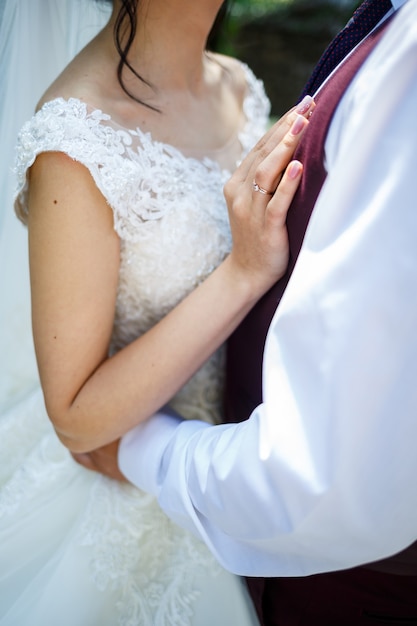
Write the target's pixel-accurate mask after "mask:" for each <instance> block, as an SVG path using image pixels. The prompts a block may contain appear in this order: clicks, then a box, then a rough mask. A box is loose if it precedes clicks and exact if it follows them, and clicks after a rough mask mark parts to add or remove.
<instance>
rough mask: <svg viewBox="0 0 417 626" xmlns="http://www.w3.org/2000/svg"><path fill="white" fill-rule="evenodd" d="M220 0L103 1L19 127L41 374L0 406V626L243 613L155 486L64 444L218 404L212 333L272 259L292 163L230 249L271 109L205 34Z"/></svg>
mask: <svg viewBox="0 0 417 626" xmlns="http://www.w3.org/2000/svg"><path fill="white" fill-rule="evenodd" d="M220 7H221V1H220V0H199V2H198V3H196V2H195V0H141V1H132V0H114V3H113V10H112V12H111V16H110V19H109V21H108V23H107V24H106V25H105V26H104V28H103V29H102V30H101V31H100V32H99V33H98V35H97V36H96V37H95V38H94V39H93V40H92V41H91V42H90V43H89V44H88V45H87V46H86V47H85V48H83V49H82V51H81V52H80V53H79V54H78V55H77V56H76V57H75V58H74V60H73V61H72V62H71V63H70V64H69V65H68V66H67V67H66V69H65V70H64V71H63V72H62V73H61V74H60V76H59V77H58V78H57V79H56V80H55V82H54V83H52V85H51V86H50V87H49V88H48V89H47V90H46V92H45V94H44V96H43V97H42V98H41V100H40V102H39V104H38V107H37V112H36V114H35V115H34V116H33V117H32V118H31V119H29V121H27V123H25V125H24V126H23V128H22V129H21V131H20V133H19V139H18V146H17V159H16V175H17V181H18V183H17V194H16V201H15V207H16V211H17V214H18V216H19V217H20V219H21V220H22V221H23V222H24V223H25V224H27V225H28V233H29V261H30V272H31V291H32V323H33V336H34V343H35V349H36V358H37V365H38V368H39V374H40V381H41V389H35V391H33V392H32V393H30V394H28V395H27V397H25V398H24V399H20V401H19V402H15V403H14V405H13V406H11V407H9V408H8V410H7V412H4V415H2V417H1V419H0V451H1V458H2V462H1V467H2V469H1V491H0V624H1V625H2V626H5V625H7V626H11V625H16V626H25V625H26V626H37V625H41V624H42V625H43V626H44V625H45V624H46V625H48V626H49V624H55V623H56V624H58V623H59V624H60V625H61V626H75V625H77V626H94V625H99V624H100V626H102V625H104V626H106V625H108V626H114V625H115V624H123V625H139V624H144V625H147V626H151V625H157V624H160V625H161V626H166V625H168V624H181V626H186V625H187V624H189V625H191V626H204V625H207V626H212V625H213V624H216V625H219V626H221V625H224V626H226V625H228V626H229V625H231V624H239V625H240V626H244V625H246V624H247V625H251V624H256V623H257V619H256V616H255V613H254V610H253V607H252V604H251V601H250V599H249V597H248V594H247V591H246V588H245V585H244V582H243V581H242V580H241V579H239V578H238V577H236V576H234V575H232V574H230V573H228V572H226V571H224V570H223V569H222V568H221V567H220V566H219V565H218V564H217V563H216V562H215V561H214V559H213V557H212V556H211V555H210V554H209V552H208V550H207V549H206V547H205V546H204V545H203V544H202V543H201V542H200V541H199V540H198V539H196V538H194V537H193V536H191V535H190V534H189V533H187V532H185V531H183V530H181V529H180V528H178V527H176V526H175V524H173V523H172V522H170V521H169V520H168V518H167V517H166V516H165V515H164V514H163V513H162V512H161V511H160V510H159V507H158V505H157V503H156V502H155V501H154V499H153V498H151V497H149V496H148V495H146V494H143V493H141V492H139V491H138V490H136V489H135V488H133V487H131V486H130V485H128V484H127V483H123V482H117V481H112V480H110V479H107V478H105V477H103V476H101V475H98V474H95V473H91V472H88V471H87V470H85V469H84V468H82V467H80V466H79V465H77V464H76V463H75V461H74V459H73V458H72V456H71V454H70V452H69V451H71V452H72V453H74V454H75V455H77V454H80V453H83V452H88V451H91V450H94V449H96V448H99V447H100V446H104V445H107V444H111V442H113V441H117V439H118V438H119V437H120V436H121V435H122V434H124V433H125V432H127V431H128V430H129V429H130V428H132V427H133V426H134V425H135V424H137V423H138V422H140V421H142V420H144V419H146V418H147V417H149V416H150V415H151V414H152V413H153V412H155V411H156V410H158V409H159V408H160V407H161V406H162V405H164V404H166V403H168V402H169V403H170V405H171V406H172V408H173V409H174V410H176V411H178V412H179V413H181V414H182V415H183V416H185V417H186V418H187V417H188V418H193V417H198V418H202V419H205V420H207V421H209V422H213V423H215V422H219V421H221V390H222V371H223V368H222V362H223V352H222V348H221V344H222V343H223V341H224V340H225V339H226V338H227V336H228V334H229V333H230V332H231V331H232V330H233V329H234V328H235V327H236V325H237V324H238V323H239V322H240V321H241V319H242V318H243V316H244V315H245V314H246V313H247V312H248V311H249V309H250V308H251V306H253V304H254V303H255V301H256V300H257V299H258V298H259V297H260V296H261V295H262V294H263V293H264V292H265V291H266V290H267V289H268V288H269V286H271V285H272V284H273V282H275V280H276V279H277V277H279V276H280V275H281V274H282V273H283V271H284V269H285V266H286V262H287V259H286V245H285V244H286V232H285V227H284V221H285V211H286V208H287V207H288V203H289V198H290V197H291V195H292V194H293V193H294V191H295V189H296V186H297V184H298V181H299V172H298V173H297V175H294V176H289V175H288V176H287V175H284V176H283V178H282V181H281V183H280V185H279V187H278V192H277V193H276V194H275V196H274V197H273V199H271V196H272V193H268V194H266V193H265V194H264V193H257V194H256V196H257V198H258V199H259V200H258V204H259V211H260V215H262V219H259V216H258V215H257V214H256V215H254V214H252V215H250V216H248V215H246V216H244V218H242V217H239V216H233V215H232V216H231V218H232V224H233V223H234V224H235V226H234V235H235V236H236V240H235V245H234V246H233V249H232V251H231V242H232V239H231V234H230V228H229V220H228V216H227V211H226V206H225V202H224V198H223V195H222V187H223V185H224V183H225V182H226V180H227V179H228V177H229V176H230V172H231V171H232V170H234V169H235V167H236V165H237V164H238V162H239V161H240V160H241V159H242V157H243V155H244V154H245V153H247V152H248V151H249V149H250V148H251V147H252V146H253V144H254V143H255V142H256V141H257V139H258V138H259V137H260V136H261V135H262V133H263V132H264V130H265V127H266V123H267V118H268V112H269V108H268V101H267V99H266V96H265V94H264V91H263V88H262V85H261V84H260V83H259V81H257V80H256V79H255V77H254V76H253V74H252V73H251V71H250V70H249V69H248V68H247V67H246V66H244V65H242V64H240V63H239V62H237V61H236V60H233V59H231V58H227V57H224V56H220V55H217V54H213V53H210V52H207V51H206V50H205V44H206V40H207V36H208V34H209V32H210V29H211V27H212V25H213V23H214V21H215V18H216V15H217V13H218V11H219V9H220ZM292 140H293V142H294V146H295V143H296V141H297V140H298V138H296V137H295V136H294V137H293V138H292ZM289 144H290V141H287V143H286V146H287V148H288V150H289ZM284 152H285V150H284ZM282 153H283V151H281V152H279V154H278V156H277V157H276V158H277V159H278V160H279V159H283V160H285V159H286V161H285V163H283V166H285V165H286V162H288V160H289V158H290V156H291V155H290V154H289V153H288V155H287V154H285V156H282ZM287 157H288V158H287ZM247 169H248V173H247V175H248V176H249V169H250V168H249V167H248V168H247ZM278 180H279V179H278V177H277V180H276V182H275V185H274V188H275V187H276V186H277V185H278ZM258 182H259V181H258ZM248 188H249V193H251V194H252V193H254V192H253V191H252V189H251V186H249V187H248ZM271 188H272V187H271ZM281 190H282V193H281ZM255 191H256V190H255ZM258 191H259V187H258ZM261 191H263V190H262V189H261ZM269 201H270V202H269ZM268 202H269V205H268V206H271V207H274V206H275V207H276V210H277V211H278V218H277V217H275V220H274V223H275V230H274V233H273V236H270V237H267V236H266V234H267V233H266V229H267V227H268V220H264V218H263V212H264V210H265V207H266V205H267V204H268ZM244 222H245V223H244ZM248 222H250V223H248ZM245 224H246V225H245ZM268 232H269V231H268ZM237 241H238V244H239V245H238V244H237ZM281 250H282V252H281Z"/></svg>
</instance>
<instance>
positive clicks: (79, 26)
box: [0, 0, 111, 410]
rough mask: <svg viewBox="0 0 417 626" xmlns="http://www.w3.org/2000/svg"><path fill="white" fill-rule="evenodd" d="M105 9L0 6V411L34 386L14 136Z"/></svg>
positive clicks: (65, 1) (27, 1) (85, 4)
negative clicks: (16, 200)
mask: <svg viewBox="0 0 417 626" xmlns="http://www.w3.org/2000/svg"><path fill="white" fill-rule="evenodd" d="M110 10H111V4H109V3H103V2H97V1H96V0H0V155H1V157H0V159H1V167H0V410H2V409H5V408H6V407H8V406H10V405H11V404H13V403H14V402H16V401H17V400H18V399H19V398H21V397H23V396H24V395H25V394H27V393H28V392H30V391H31V390H32V389H33V388H34V387H35V386H36V385H37V384H38V375H37V369H36V363H35V357H34V349H33V343H32V333H31V321H30V292H29V271H28V255H27V233H26V229H25V227H24V226H23V225H22V224H21V223H20V222H19V221H18V220H17V218H16V216H15V214H14V210H13V206H12V202H13V193H14V186H15V182H14V174H13V161H14V146H15V142H16V137H17V133H18V131H19V129H20V128H21V126H22V125H23V123H24V122H25V121H26V120H27V119H29V118H30V117H31V116H32V115H33V113H34V109H35V106H36V103H37V101H38V100H39V98H40V96H41V95H42V93H43V92H44V91H45V89H46V88H47V87H48V85H49V84H50V83H51V82H52V81H53V80H54V78H55V77H56V76H58V74H59V73H60V72H61V71H62V69H63V68H64V67H65V65H67V63H68V62H69V61H70V60H71V58H72V57H73V56H75V54H76V53H77V52H78V51H79V50H80V49H81V48H82V47H83V46H84V45H85V44H86V43H87V42H88V41H89V40H90V39H92V38H93V37H94V35H95V34H96V33H97V32H98V30H100V28H102V27H103V25H104V24H105V22H106V21H107V19H108V17H109V14H110Z"/></svg>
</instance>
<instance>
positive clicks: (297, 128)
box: [291, 115, 306, 135]
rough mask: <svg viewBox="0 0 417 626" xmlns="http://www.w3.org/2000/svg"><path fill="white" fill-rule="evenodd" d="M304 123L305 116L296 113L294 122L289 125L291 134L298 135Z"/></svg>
mask: <svg viewBox="0 0 417 626" xmlns="http://www.w3.org/2000/svg"><path fill="white" fill-rule="evenodd" d="M305 124H306V120H305V117H303V116H302V115H297V117H296V119H295V122H294V124H293V125H292V127H291V134H292V135H299V134H300V133H301V131H302V130H303V128H304V126H305Z"/></svg>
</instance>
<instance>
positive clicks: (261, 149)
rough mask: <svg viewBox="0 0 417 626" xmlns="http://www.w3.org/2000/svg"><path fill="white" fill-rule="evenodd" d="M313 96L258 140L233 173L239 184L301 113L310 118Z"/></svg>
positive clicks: (277, 142)
mask: <svg viewBox="0 0 417 626" xmlns="http://www.w3.org/2000/svg"><path fill="white" fill-rule="evenodd" d="M315 106H316V104H315V102H314V100H313V98H312V97H311V96H306V97H305V98H304V99H303V100H302V101H301V102H300V103H299V104H298V105H297V106H296V107H293V108H292V109H290V111H288V113H286V114H285V115H283V116H282V117H281V118H280V119H279V120H278V121H277V122H276V123H275V124H274V125H273V126H271V128H270V129H269V131H268V132H267V133H266V134H265V135H264V136H263V137H262V138H261V139H260V140H259V141H258V143H257V144H256V145H255V147H254V148H253V149H252V150H251V151H250V152H249V154H248V155H247V156H246V158H245V159H244V160H243V161H242V163H241V164H240V165H239V167H238V168H237V169H236V171H235V173H234V174H233V177H232V178H233V179H234V180H235V181H236V183H237V184H239V182H243V181H244V180H246V179H247V177H248V173H249V171H250V170H253V168H256V167H257V165H259V163H261V162H262V161H263V160H264V159H265V158H266V157H267V156H268V155H269V154H270V153H271V152H272V151H273V150H274V149H275V148H276V147H277V145H279V143H280V142H281V141H282V139H283V138H284V137H285V135H286V134H287V133H288V131H289V130H290V129H291V127H292V125H293V124H294V122H295V120H296V119H297V117H298V116H299V115H301V116H303V117H304V118H305V119H306V120H309V119H310V117H311V115H312V114H313V111H314V109H315Z"/></svg>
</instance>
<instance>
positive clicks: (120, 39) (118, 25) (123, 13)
mask: <svg viewBox="0 0 417 626" xmlns="http://www.w3.org/2000/svg"><path fill="white" fill-rule="evenodd" d="M101 1H104V2H106V1H107V2H108V1H110V2H111V1H112V0H101ZM121 2H122V6H121V8H120V11H119V13H118V15H117V17H116V22H115V25H114V42H115V45H116V49H117V52H118V53H119V57H120V61H119V63H118V66H117V79H118V81H119V83H120V86H121V88H122V89H123V91H124V92H125V93H126V94H127V95H128V96H129V97H130V98H132V99H133V100H135V101H136V102H138V103H139V104H143V105H144V106H146V107H148V108H150V109H152V110H154V111H158V112H160V111H159V109H158V108H156V107H154V106H152V105H151V104H149V103H147V102H145V101H143V100H140V99H139V98H137V97H136V96H134V95H133V94H132V93H131V92H130V91H129V89H127V87H126V85H125V84H124V81H123V70H124V69H125V68H128V70H129V71H130V72H131V73H132V74H133V75H134V76H136V78H138V79H139V80H140V81H141V82H143V83H144V84H145V85H148V87H151V88H153V85H152V84H151V83H150V82H149V81H147V80H146V79H145V78H143V76H141V75H140V74H139V73H138V72H137V71H136V70H135V69H134V67H132V65H131V64H130V63H129V61H128V58H127V56H128V54H129V50H130V48H131V46H132V43H133V40H134V38H135V34H136V28H137V10H138V5H139V2H140V0H121ZM229 5H230V0H225V1H224V2H223V4H222V6H221V8H220V10H219V12H218V14H217V16H216V19H215V21H214V24H213V26H212V29H211V31H210V33H209V36H208V38H207V45H206V48H207V50H213V49H214V48H215V46H216V43H217V40H218V36H219V32H220V30H221V28H222V26H223V23H224V22H225V20H226V18H227V16H228V13H229Z"/></svg>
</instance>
